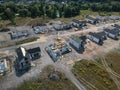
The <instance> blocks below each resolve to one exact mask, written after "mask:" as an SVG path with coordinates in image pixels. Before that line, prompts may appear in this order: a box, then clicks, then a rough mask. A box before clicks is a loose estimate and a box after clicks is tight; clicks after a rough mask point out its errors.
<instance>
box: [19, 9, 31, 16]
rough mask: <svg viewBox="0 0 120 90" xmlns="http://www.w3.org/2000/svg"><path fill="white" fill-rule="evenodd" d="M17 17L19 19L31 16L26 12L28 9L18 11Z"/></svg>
mask: <svg viewBox="0 0 120 90" xmlns="http://www.w3.org/2000/svg"><path fill="white" fill-rule="evenodd" d="M19 16H20V17H28V16H31V13H30V12H29V11H28V9H20V10H19Z"/></svg>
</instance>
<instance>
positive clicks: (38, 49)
mask: <svg viewBox="0 0 120 90" xmlns="http://www.w3.org/2000/svg"><path fill="white" fill-rule="evenodd" d="M27 52H28V53H35V52H41V50H40V48H39V47H35V48H32V49H28V50H27Z"/></svg>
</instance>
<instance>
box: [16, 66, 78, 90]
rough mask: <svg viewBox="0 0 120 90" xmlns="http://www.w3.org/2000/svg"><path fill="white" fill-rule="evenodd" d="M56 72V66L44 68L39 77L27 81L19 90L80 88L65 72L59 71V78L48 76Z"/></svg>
mask: <svg viewBox="0 0 120 90" xmlns="http://www.w3.org/2000/svg"><path fill="white" fill-rule="evenodd" d="M51 72H54V68H53V67H51V66H49V67H46V68H45V69H44V70H43V73H42V75H40V78H39V79H36V80H31V81H25V82H24V84H22V85H21V86H20V87H18V89H17V90H78V89H77V88H76V87H75V86H74V85H73V84H72V83H71V81H69V80H68V79H67V78H66V77H65V75H64V74H63V73H60V72H59V71H57V72H58V75H59V76H60V79H59V80H56V81H55V80H51V79H49V78H48V76H49V74H50V73H51Z"/></svg>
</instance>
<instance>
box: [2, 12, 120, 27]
mask: <svg viewBox="0 0 120 90" xmlns="http://www.w3.org/2000/svg"><path fill="white" fill-rule="evenodd" d="M88 15H91V16H97V15H105V16H108V15H120V13H119V12H93V11H91V10H81V11H80V15H78V16H75V17H71V18H64V17H62V18H56V19H50V18H48V17H46V18H44V17H36V18H34V19H33V18H30V17H26V18H22V17H16V18H15V23H16V25H17V26H22V25H35V24H37V23H44V22H47V21H49V20H55V21H58V20H60V21H63V22H65V23H69V22H70V21H71V20H73V19H78V20H83V19H85V18H86V17H87V16H88ZM10 25H11V23H10V21H7V20H0V27H1V26H10Z"/></svg>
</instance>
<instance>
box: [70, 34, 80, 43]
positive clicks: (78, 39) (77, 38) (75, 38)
mask: <svg viewBox="0 0 120 90" xmlns="http://www.w3.org/2000/svg"><path fill="white" fill-rule="evenodd" d="M70 38H71V39H73V40H74V41H76V42H77V43H81V41H82V40H81V39H80V38H79V37H78V36H71V37H70Z"/></svg>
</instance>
